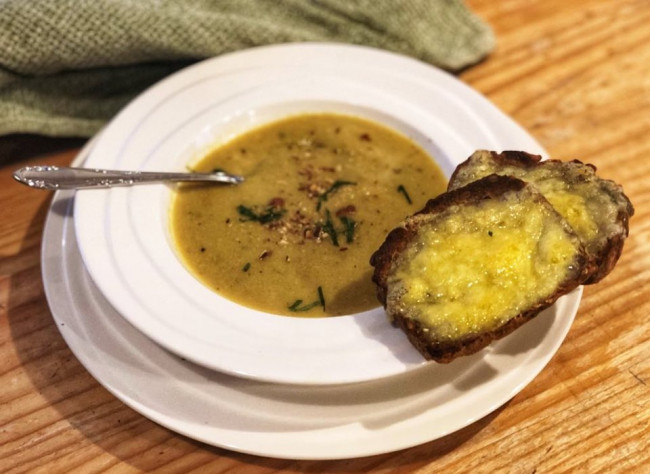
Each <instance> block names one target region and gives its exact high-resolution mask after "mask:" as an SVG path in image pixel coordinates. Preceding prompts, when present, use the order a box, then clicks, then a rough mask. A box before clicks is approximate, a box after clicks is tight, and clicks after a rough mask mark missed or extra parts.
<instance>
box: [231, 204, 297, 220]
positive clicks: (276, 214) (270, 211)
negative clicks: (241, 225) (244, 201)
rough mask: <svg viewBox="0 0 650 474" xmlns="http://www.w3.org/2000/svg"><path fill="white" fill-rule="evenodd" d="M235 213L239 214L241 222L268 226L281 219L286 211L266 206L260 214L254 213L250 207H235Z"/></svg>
mask: <svg viewBox="0 0 650 474" xmlns="http://www.w3.org/2000/svg"><path fill="white" fill-rule="evenodd" d="M237 212H238V213H239V215H240V216H241V217H240V219H239V220H240V221H242V222H248V221H253V222H259V223H260V224H268V223H269V222H273V221H277V220H278V219H281V218H282V216H283V215H284V213H285V212H286V209H283V208H279V207H276V206H267V207H265V208H264V209H263V210H262V212H255V211H254V210H253V209H251V208H250V207H246V206H244V205H241V204H240V205H239V206H237Z"/></svg>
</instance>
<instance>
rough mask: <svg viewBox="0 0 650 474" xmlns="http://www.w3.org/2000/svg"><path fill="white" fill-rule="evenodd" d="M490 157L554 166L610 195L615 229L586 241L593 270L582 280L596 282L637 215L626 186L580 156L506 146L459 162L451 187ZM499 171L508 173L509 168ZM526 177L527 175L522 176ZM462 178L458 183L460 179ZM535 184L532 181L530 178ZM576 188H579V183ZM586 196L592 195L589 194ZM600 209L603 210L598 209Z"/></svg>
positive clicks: (501, 162) (525, 166) (563, 175)
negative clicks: (547, 155) (565, 157)
mask: <svg viewBox="0 0 650 474" xmlns="http://www.w3.org/2000/svg"><path fill="white" fill-rule="evenodd" d="M485 159H489V160H491V161H492V162H493V163H495V165H496V166H498V167H501V168H504V169H505V168H506V167H508V166H511V167H516V168H519V169H521V170H524V171H531V170H533V169H535V168H539V167H541V168H555V169H556V174H558V179H565V180H566V182H568V183H569V184H573V183H575V184H579V183H587V182H591V183H592V186H593V188H594V189H598V191H599V192H601V193H604V194H606V195H608V196H610V198H611V199H610V204H609V205H610V206H613V207H614V208H615V209H616V217H615V219H614V222H608V223H607V224H608V225H610V224H612V227H615V230H612V229H611V228H610V229H609V230H605V229H601V230H602V231H603V232H601V235H603V234H604V235H605V237H604V238H600V239H599V240H598V241H596V240H592V241H585V240H583V243H584V245H585V248H586V249H587V253H588V255H589V257H590V258H591V259H592V261H593V263H594V264H593V265H592V267H591V268H592V270H593V272H592V274H591V275H590V276H589V277H588V278H587V279H586V280H585V281H584V282H583V283H584V284H593V283H597V282H599V281H600V280H602V279H603V278H604V277H605V276H607V275H608V274H609V273H610V272H611V271H612V270H613V268H614V267H615V265H616V263H617V262H618V259H619V258H620V256H621V253H622V251H623V244H624V242H625V239H626V238H627V236H628V234H629V220H630V218H631V217H632V216H633V215H634V207H633V206H632V203H631V202H630V200H629V198H628V197H627V196H626V195H625V193H624V192H623V188H622V187H621V186H620V185H618V184H616V183H615V182H614V181H611V180H606V179H602V178H599V177H598V176H596V167H595V166H594V165H592V164H588V163H583V162H582V161H580V160H572V161H560V160H544V161H542V157H541V156H540V155H533V154H531V153H527V152H524V151H512V150H507V151H503V152H501V153H497V152H495V151H488V150H478V151H476V152H475V153H474V154H473V155H472V156H470V157H469V158H468V159H467V160H465V161H464V162H463V163H461V164H460V165H458V166H457V167H456V169H455V170H454V172H453V173H452V175H451V178H450V179H449V189H450V190H451V189H454V188H456V187H458V186H462V185H464V184H466V182H465V179H466V178H465V179H461V176H463V174H466V173H470V172H471V167H472V166H474V163H475V162H476V161H479V160H485ZM498 174H507V172H506V171H504V172H503V173H501V172H498ZM519 178H523V179H524V180H525V181H526V177H525V176H524V177H521V176H519ZM458 181H460V183H459V184H457V182H458ZM531 182H532V184H534V182H533V181H531ZM575 189H579V187H578V186H576V187H575ZM586 198H589V197H588V196H586ZM599 212H600V211H599Z"/></svg>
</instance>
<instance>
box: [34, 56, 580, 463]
mask: <svg viewBox="0 0 650 474" xmlns="http://www.w3.org/2000/svg"><path fill="white" fill-rule="evenodd" d="M300 112H338V113H345V114H353V115H358V116H362V117H365V118H369V119H372V120H375V121H377V122H381V123H384V124H386V125H388V126H391V127H392V128H395V129H398V130H400V131H401V132H403V133H404V134H406V135H408V136H409V137H411V138H412V139H413V140H415V141H416V142H418V143H419V144H420V145H421V146H422V147H424V148H425V149H426V150H428V151H429V152H430V153H431V155H432V156H434V157H435V159H436V160H437V161H438V164H439V165H440V166H441V168H442V169H443V171H444V172H445V173H447V174H450V173H451V171H452V170H453V168H454V167H455V166H456V164H457V163H458V162H460V161H462V160H464V159H465V158H466V157H467V156H468V155H469V154H470V153H471V152H473V151H474V150H475V149H478V148H488V149H494V150H503V149H522V150H526V151H529V152H533V153H540V154H543V150H542V149H541V147H540V146H539V145H538V144H537V143H536V142H535V141H534V139H532V138H531V137H530V136H529V135H528V134H526V133H525V132H524V131H523V130H522V129H521V128H519V127H518V126H517V125H516V124H515V123H514V122H512V121H511V120H510V119H509V118H507V117H506V116H504V115H503V114H502V113H501V112H499V111H498V110H497V109H496V108H495V107H494V106H492V105H491V104H490V103H489V102H488V101H487V100H486V99H485V98H483V97H482V96H480V95H479V94H478V93H476V92H474V91H473V90H471V89H470V88H468V87H467V86H465V85H463V84H462V83H460V82H459V81H457V80H456V79H455V78H453V77H452V76H450V75H447V74H445V73H444V72H441V71H440V70H437V69H435V68H433V67H431V66H428V65H424V64H422V63H419V62H417V61H414V60H412V59H408V58H405V57H401V56H397V55H394V54H390V53H386V52H381V51H377V50H372V49H368V48H361V47H353V46H341V45H321V44H302V45H282V46H273V47H265V48H258V49H253V50H249V51H245V52H240V53H235V54H231V55H227V56H223V57H220V58H217V59H213V60H209V61H205V62H202V63H200V64H197V65H195V66H193V67H190V68H188V69H186V70H184V71H182V72H180V73H178V74H175V75H173V76H171V77H170V78H168V79H166V80H164V81H162V82H160V83H159V84H157V85H155V86H154V87H152V88H151V89H149V90H148V91H146V92H145V93H144V94H142V95H141V96H140V97H138V98H137V99H136V100H134V101H133V102H132V103H131V104H130V105H129V106H128V107H126V108H125V109H124V111H123V112H121V113H120V114H119V115H118V116H117V117H116V118H115V119H114V120H113V121H112V122H111V123H110V124H109V125H108V126H107V127H106V129H105V130H104V131H102V132H101V134H100V135H99V136H98V137H96V138H95V139H94V140H93V141H92V142H91V143H89V144H88V146H87V147H86V148H85V149H84V150H83V151H82V152H81V154H80V155H79V157H78V158H77V162H76V165H77V166H84V167H92V168H110V169H130V170H159V171H174V170H184V169H185V167H186V166H187V164H188V162H189V161H191V160H192V159H193V158H196V157H197V156H200V154H201V153H202V152H203V151H204V150H206V149H207V148H208V147H212V146H214V145H215V143H219V142H221V141H227V140H228V139H230V138H232V137H233V136H235V135H237V134H239V133H241V132H243V131H245V130H247V129H250V128H252V127H255V126H257V125H260V124H263V123H267V122H269V121H272V120H274V119H278V118H281V117H284V116H286V115H289V114H294V113H300ZM171 193H172V191H171V189H170V188H169V187H167V186H164V185H153V186H141V187H132V188H115V189H110V190H93V191H81V192H77V193H73V192H58V193H57V194H56V196H55V198H54V201H53V203H52V208H51V210H50V213H49V217H48V221H47V225H46V229H45V234H44V240H43V277H44V281H45V288H46V293H47V297H48V300H49V302H50V306H51V308H52V313H53V315H54V318H55V319H56V321H57V323H58V325H59V328H60V330H61V332H62V334H63V336H64V338H65V339H66V341H67V343H68V345H69V346H70V348H71V349H72V351H73V352H74V353H75V354H76V356H77V357H78V358H79V360H80V361H81V362H82V363H83V364H84V365H85V367H86V368H87V369H88V370H89V371H90V372H91V373H92V374H93V376H94V377H95V378H96V379H97V380H98V381H99V382H100V383H102V384H103V385H104V386H105V387H106V388H107V389H108V390H110V391H111V392H112V393H113V394H115V396H116V397H118V398H119V399H120V400H122V401H123V402H124V403H126V404H128V405H129V406H131V407H132V408H134V409H135V410H137V411H138V412H140V413H142V414H143V415H145V416H146V417H148V418H150V419H152V420H154V421H156V422H158V423H160V424H161V425H164V426H166V427H168V428H170V429H172V430H175V431H177V432H179V433H183V434H185V435H187V436H189V437H192V438H195V439H197V440H200V441H204V442H206V443H209V444H212V445H215V446H221V447H226V448H229V449H233V450H236V451H242V452H248V453H254V454H258V455H264V456H273V457H287V458H296V459H332V458H346V457H358V456H365V455H372V454H379V453H383V452H388V451H394V450H398V449H402V448H406V447H409V446H413V445H416V444H420V443H423V442H426V441H429V440H433V439H436V438H439V437H441V436H444V435H447V434H449V433H452V432H454V431H455V430H458V429H460V428H462V427H464V426H466V425H468V424H470V423H472V422H473V421H475V420H478V419H480V418H481V417H483V416H485V415H487V414H488V413H490V412H491V411H493V410H494V409H496V408H497V407H499V406H500V405H502V404H503V403H505V402H506V401H507V400H509V399H510V398H511V397H512V396H514V395H515V394H516V393H517V392H518V391H519V390H521V389H522V388H523V387H524V386H525V385H526V384H527V383H528V382H530V380H532V379H533V377H535V376H536V375H537V374H538V373H539V372H540V371H541V370H542V368H543V367H544V366H545V365H546V363H547V362H548V360H549V359H550V358H551V357H552V355H553V354H554V353H555V351H556V350H557V348H558V347H559V345H560V344H561V342H562V340H563V339H564V337H565V335H566V333H567V331H568V329H569V327H570V325H571V323H572V321H573V318H574V316H575V313H576V311H577V306H578V303H579V301H580V290H577V291H575V292H573V293H572V294H570V295H567V296H565V297H564V298H562V299H560V300H559V301H558V302H557V304H556V305H554V306H553V307H552V308H550V309H549V310H547V311H546V312H545V313H543V314H542V315H540V316H539V317H538V318H536V319H535V320H533V321H532V322H530V323H528V324H527V325H525V326H524V327H522V328H521V329H520V330H518V331H517V332H515V333H514V334H512V335H510V336H509V337H507V338H505V339H504V340H502V341H500V342H498V343H496V344H494V345H492V346H491V347H490V348H488V349H486V350H484V351H482V352H481V353H479V354H475V355H474V356H471V357H465V358H462V359H459V360H457V361H455V362H453V363H451V364H448V365H438V364H434V363H425V362H424V361H423V360H422V358H421V356H420V355H419V354H418V353H417V352H416V351H415V350H414V349H413V348H412V347H411V346H410V344H409V343H408V341H407V340H406V338H405V337H404V336H403V334H402V333H401V332H400V331H398V330H396V329H394V328H393V327H392V326H391V325H390V324H389V323H388V321H387V319H386V317H385V315H384V313H383V310H382V309H381V308H378V309H375V310H372V311H367V312H364V313H360V314H354V315H348V316H341V317H336V318H322V319H300V318H291V317H282V316H274V315H269V314H265V313H261V312H258V311H254V310H251V309H248V308H244V307H241V306H239V305H237V304H235V303H233V302H231V301H228V300H226V299H224V298H222V297H221V296H220V295H218V294H215V293H214V292H212V291H211V290H209V289H207V288H206V287H204V286H203V285H202V284H201V283H199V282H198V281H197V280H196V279H195V278H194V277H193V276H192V275H191V274H190V273H188V272H187V270H186V269H185V268H184V266H183V265H182V263H181V262H180V260H179V259H178V257H177V256H176V254H175V252H174V249H173V246H172V244H171V239H170V236H169V232H168V223H167V218H168V215H167V212H168V208H169V203H170V199H171ZM262 297H263V295H262Z"/></svg>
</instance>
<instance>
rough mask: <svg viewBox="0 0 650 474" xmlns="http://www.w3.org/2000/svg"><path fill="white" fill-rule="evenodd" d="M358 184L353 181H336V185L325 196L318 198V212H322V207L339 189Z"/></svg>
mask: <svg viewBox="0 0 650 474" xmlns="http://www.w3.org/2000/svg"><path fill="white" fill-rule="evenodd" d="M356 184H357V183H355V182H353V181H342V180H336V181H334V183H333V184H332V185H331V186H330V187H329V189H327V191H325V192H324V193H323V194H321V195H320V196H318V203H317V204H316V210H317V211H320V207H321V205H322V204H323V203H324V202H325V201H327V198H329V196H330V194H332V193H333V192H334V191H336V190H337V189H339V188H341V187H343V186H352V185H356Z"/></svg>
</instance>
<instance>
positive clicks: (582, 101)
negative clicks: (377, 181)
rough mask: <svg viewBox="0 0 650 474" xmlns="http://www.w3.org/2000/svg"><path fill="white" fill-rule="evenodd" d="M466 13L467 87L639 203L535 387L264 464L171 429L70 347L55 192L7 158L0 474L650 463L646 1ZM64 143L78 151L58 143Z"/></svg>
mask: <svg viewBox="0 0 650 474" xmlns="http://www.w3.org/2000/svg"><path fill="white" fill-rule="evenodd" d="M469 5H470V6H471V7H472V8H473V9H474V11H476V12H477V13H478V14H479V15H481V16H482V17H483V18H484V19H485V20H487V21H488V22H489V23H490V24H491V25H492V26H493V28H494V30H495V33H496V36H497V39H498V47H497V49H496V51H495V52H494V53H493V54H492V55H491V56H490V57H489V58H488V59H487V60H486V61H484V62H483V63H481V64H479V65H477V66H476V67H473V68H470V69H468V70H467V71H466V72H464V73H463V74H461V78H462V80H464V81H466V82H467V83H469V84H470V85H472V86H473V87H474V88H476V89H478V90H479V91H481V92H482V93H483V94H485V95H486V96H487V97H488V98H490V99H491V100H492V101H493V102H494V103H495V104H496V105H497V106H499V107H500V108H501V109H503V110H504V111H505V112H506V113H508V114H509V115H511V116H512V117H514V118H515V119H516V120H517V121H519V122H520V123H521V124H522V125H523V126H524V127H525V128H526V129H528V130H529V131H530V132H531V133H532V134H533V135H534V136H535V137H536V138H537V139H538V140H539V141H540V142H541V143H542V145H543V146H544V147H545V148H546V149H547V150H548V151H549V152H550V154H551V156H553V157H556V158H562V159H572V158H581V159H583V160H585V161H589V162H591V163H594V164H595V165H596V166H597V167H598V169H599V172H600V173H601V175H602V176H604V177H608V178H611V179H614V180H615V181H617V182H619V183H621V184H623V185H624V187H625V190H626V193H627V194H628V195H629V197H630V198H631V200H632V202H633V203H634V205H635V206H636V215H635V216H634V218H633V219H632V220H631V229H630V237H629V239H628V240H627V242H626V245H625V250H624V253H623V256H622V257H621V259H620V261H619V263H618V266H617V267H616V269H615V270H614V272H613V273H611V274H610V275H609V276H608V277H607V278H606V279H605V280H604V281H602V282H601V283H599V284H597V285H595V286H589V287H587V288H585V291H584V298H583V300H582V303H581V306H580V310H579V312H578V315H577V318H576V321H575V323H574V324H573V326H572V328H571V330H570V332H569V334H568V337H567V339H566V341H565V342H564V344H563V345H562V347H561V348H560V350H559V352H558V353H557V354H556V355H555V356H554V358H553V359H552V360H551V362H550V363H549V365H548V366H547V367H546V368H545V369H544V370H543V371H542V373H541V374H540V375H539V376H538V377H537V378H536V379H535V380H534V381H533V382H532V383H531V384H529V385H528V386H527V387H526V388H525V389H524V390H523V391H522V392H521V393H520V394H519V395H517V396H515V397H514V399H512V400H511V401H510V402H508V403H506V405H505V406H504V407H502V408H500V409H499V410H497V411H496V412H495V413H493V414H491V415H489V416H487V417H485V418H484V419H482V420H480V421H478V422H476V423H474V424H473V425H470V426H468V427H467V428H465V429H462V430H460V431H459V432H457V433H455V434H452V435H449V436H447V437H445V438H442V439H439V440H436V441H431V442H428V443H426V444H424V445H421V446H417V447H414V448H411V449H407V450H404V451H400V452H396V453H391V454H384V455H378V456H373V457H369V458H362V459H354V460H346V461H329V462H315V461H314V462H306V461H300V462H298V461H291V460H278V459H266V458H260V457H255V456H250V455H243V454H238V453H234V452H230V451H227V450H224V449H218V448H213V447H210V446H206V445H203V444H201V443H198V442H195V441H192V440H190V439H188V438H185V437H183V436H180V435H177V434H175V433H173V432H171V431H168V430H167V429H165V428H162V427H160V426H158V425H157V424H155V423H153V422H151V421H149V420H148V419H146V418H144V417H143V416H141V415H139V414H138V413H136V412H134V411H132V410H131V409H130V408H127V407H126V406H125V405H124V404H122V403H121V402H120V401H119V400H117V399H116V398H115V397H113V396H112V395H111V394H110V393H108V392H107V391H106V390H105V389H104V388H102V386H101V385H100V384H99V383H97V382H96V381H95V380H94V379H93V378H92V377H91V376H90V375H89V374H88V372H86V370H85V369H84V367H83V366H82V365H81V364H80V363H79V362H78V361H77V359H76V358H75V357H74V355H73V354H72V353H71V352H70V350H69V349H68V348H67V346H66V344H65V343H64V341H63V339H62V337H61V336H60V334H59V332H58V330H57V328H56V326H55V324H54V322H53V320H52V316H51V314H50V312H49V309H48V305H47V302H46V300H45V297H44V294H43V285H42V283H41V273H40V267H39V264H40V251H39V246H40V243H41V234H42V231H43V223H44V219H45V216H46V212H47V209H48V203H49V201H50V195H49V194H48V193H45V192H36V191H32V190H29V189H27V188H26V187H22V186H20V185H18V184H15V183H13V182H12V181H11V179H10V173H11V171H12V170H13V169H14V168H15V167H17V166H18V162H14V164H10V165H7V166H4V167H2V170H1V175H0V203H1V205H0V215H1V219H0V259H1V260H0V373H1V375H0V387H1V388H0V404H1V406H2V409H1V410H0V425H1V429H0V472H23V471H31V472H33V471H50V472H70V471H72V470H77V471H78V472H96V471H101V470H111V471H113V472H135V471H151V470H161V471H167V472H189V471H193V470H196V471H199V472H211V473H214V472H225V471H228V472H272V471H277V470H280V471H288V472H365V471H375V472H379V471H384V472H412V471H419V472H473V473H474V472H517V473H519V472H521V473H533V472H537V473H542V472H562V471H571V472H588V473H593V472H617V471H618V472H631V471H635V472H640V471H643V470H645V472H649V470H650V442H649V439H650V362H649V360H650V317H649V314H650V254H649V253H648V251H649V250H650V245H649V243H648V242H649V241H650V215H649V214H648V206H649V205H650V192H649V191H650V158H649V157H650V30H648V27H647V26H648V25H649V24H650V2H647V1H646V0H611V1H598V0H580V1H572V2H568V1H565V0H548V1H544V2H532V1H526V0H509V1H507V2H505V1H504V2H500V1H497V2H495V1H493V0H472V1H470V2H469ZM7 143H9V145H10V144H11V143H10V140H7V139H4V141H3V142H2V145H3V147H4V149H5V151H6V150H7V149H8V145H7ZM41 143H42V140H33V139H25V138H23V139H22V141H19V144H20V148H19V149H18V148H17V149H15V150H14V153H13V155H14V156H18V155H21V156H22V159H21V160H20V162H19V164H20V165H21V166H22V165H27V164H37V163H49V164H56V165H66V164H68V163H70V161H71V160H72V159H73V157H74V156H75V153H76V151H77V149H78V146H79V145H80V143H79V142H74V141H73V142H61V141H55V142H46V145H47V146H46V147H45V148H43V147H40V148H39V149H38V151H36V152H35V151H33V150H34V149H35V148H34V147H35V146H36V145H38V144H41ZM62 143H63V145H68V146H69V145H71V144H72V146H73V148H72V149H67V150H64V151H60V150H59V151H56V152H52V151H51V150H52V146H54V145H55V146H61V144H62ZM25 147H27V150H26V151H25ZM30 150H31V151H30ZM44 150H45V151H44ZM351 442H354V440H351ZM644 467H645V468H644Z"/></svg>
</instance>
